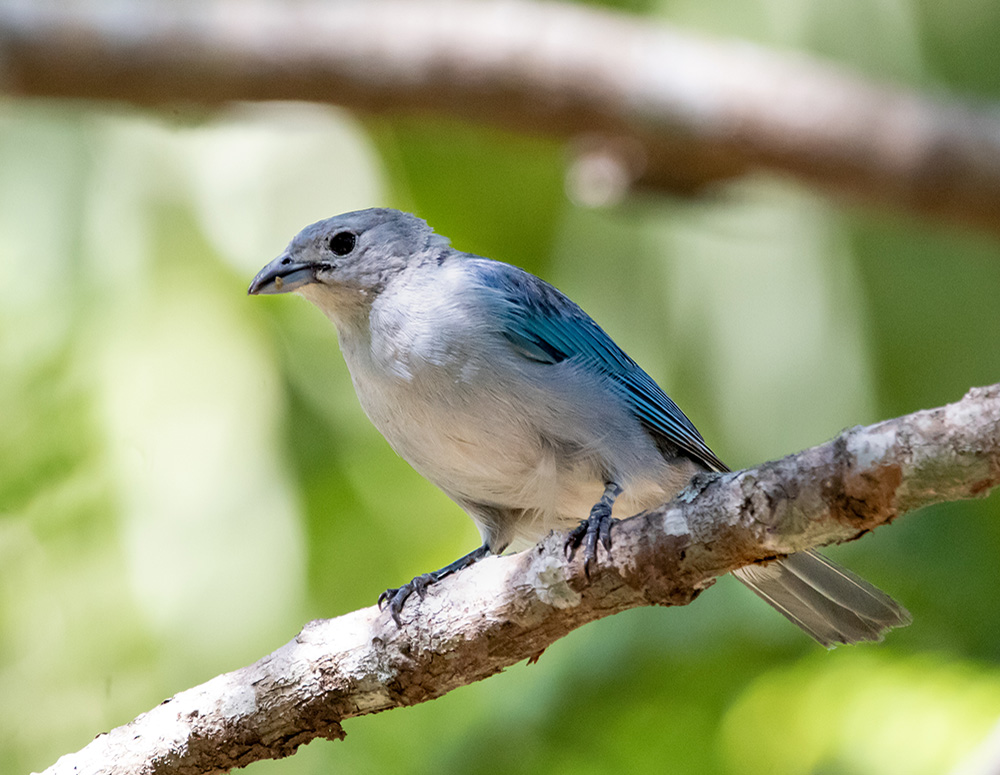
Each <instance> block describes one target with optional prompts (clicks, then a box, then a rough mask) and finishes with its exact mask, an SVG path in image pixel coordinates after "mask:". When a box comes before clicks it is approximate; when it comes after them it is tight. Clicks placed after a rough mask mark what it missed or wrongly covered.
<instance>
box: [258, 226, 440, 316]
mask: <svg viewBox="0 0 1000 775" xmlns="http://www.w3.org/2000/svg"><path fill="white" fill-rule="evenodd" d="M447 244H448V241H447V240H446V239H444V238H443V237H439V236H438V235H436V234H435V233H434V231H433V230H432V229H431V228H430V227H429V226H428V225H427V224H426V223H425V222H424V221H422V220H421V219H419V218H417V217H416V216H414V215H410V214H409V213H403V212H400V211H399V210H388V209H382V208H373V209H370V210H357V211H355V212H351V213H344V214H343V215H336V216H334V217H333V218H327V219H326V220H325V221H318V222H316V223H314V224H311V225H310V226H306V227H305V228H304V229H303V230H302V231H300V232H299V233H298V234H297V235H296V236H295V238H294V239H292V241H291V242H290V243H288V247H287V248H285V251H284V252H283V253H282V254H281V255H280V256H278V257H277V258H276V259H274V260H273V261H272V262H271V263H269V264H268V265H267V266H265V267H264V268H263V269H261V270H260V271H259V272H258V273H257V276H256V277H255V278H254V279H253V282H252V283H250V288H249V289H248V290H247V293H249V294H251V295H257V294H270V293H289V292H292V291H295V292H298V293H299V294H301V295H302V296H305V297H306V298H307V299H309V300H310V301H312V302H313V303H314V304H316V305H317V306H318V307H320V309H322V310H323V311H324V312H326V313H327V315H329V316H330V317H331V318H334V320H336V319H337V318H342V317H343V316H344V315H346V314H350V311H351V310H352V309H354V308H358V307H364V306H367V305H370V304H371V302H372V301H373V300H374V298H375V297H376V296H377V295H378V294H379V293H380V292H381V291H382V290H383V289H384V288H385V286H386V285H387V283H388V282H389V281H390V280H391V279H392V278H393V277H394V276H396V275H398V274H400V273H401V272H403V271H404V270H405V269H406V268H407V267H408V266H411V265H413V264H414V263H417V262H422V261H425V260H428V259H430V258H433V257H434V256H436V255H439V254H440V252H441V251H442V250H444V249H445V248H446V247H447Z"/></svg>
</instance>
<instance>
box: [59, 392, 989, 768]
mask: <svg viewBox="0 0 1000 775" xmlns="http://www.w3.org/2000/svg"><path fill="white" fill-rule="evenodd" d="M696 481H697V480H696ZM998 484H1000V385H993V386H991V387H988V388H981V389H974V390H972V391H970V392H969V394H968V395H967V396H966V397H965V398H964V399H963V400H962V401H959V402H958V403H955V404H952V405H949V406H945V407H941V408H938V409H932V410H927V411H922V412H917V413H915V414H911V415H908V416H905V417H900V418H897V419H894V420H888V421H886V422H882V423H879V424H877V425H873V426H870V427H868V428H860V427H858V428H853V429H849V430H847V431H844V432H843V433H842V434H841V435H840V436H838V437H837V438H836V439H834V440H832V441H830V442H828V443H826V444H824V445H821V446H819V447H814V448H812V449H809V450H806V451H804V452H801V453H799V454H797V455H793V456H790V457H787V458H784V459H783V460H779V461H776V462H772V463H767V464H764V465H762V466H760V467H758V468H754V469H748V470H745V471H739V472H734V473H731V474H723V475H720V476H711V477H709V478H706V479H703V480H701V481H699V482H698V483H697V484H696V485H694V486H692V487H691V488H689V490H688V491H687V493H686V494H682V495H681V496H680V497H679V498H678V499H676V500H675V501H672V502H671V503H669V504H666V505H664V506H662V507H661V508H659V509H657V510H655V511H652V512H649V513H646V514H642V515H639V516H637V517H634V518H631V519H628V520H624V521H622V522H620V523H619V524H618V525H617V526H616V528H615V533H614V540H615V547H614V552H613V553H612V554H611V556H610V557H607V558H605V559H604V560H603V561H602V563H601V566H600V568H599V570H598V571H597V572H596V573H595V574H593V577H592V579H591V580H590V581H589V582H588V580H587V579H586V578H585V576H584V573H583V569H582V563H579V562H573V561H569V560H567V559H566V558H565V556H564V551H563V544H564V537H563V536H560V535H550V536H549V537H548V538H547V539H546V540H545V541H543V542H542V543H541V544H540V545H539V546H538V547H536V548H535V549H532V550H529V551H525V552H521V553H519V554H516V555H512V556H507V557H499V558H490V559H487V560H485V561H483V562H481V563H479V564H477V565H475V566H473V567H471V568H468V569H466V570H465V571H462V572H461V573H459V574H456V575H455V576H452V577H449V578H448V579H446V580H445V581H443V582H442V583H441V584H439V585H437V586H435V587H434V588H433V589H432V590H430V591H429V592H428V594H427V596H426V597H425V598H424V599H422V600H420V601H416V600H414V601H413V602H411V603H410V604H409V605H408V606H407V607H406V608H405V609H404V611H403V618H404V621H405V625H404V626H403V627H402V628H397V627H396V626H395V625H394V624H393V623H392V620H391V619H390V618H389V616H388V614H385V613H381V612H379V611H378V609H377V608H375V607H374V606H373V607H370V608H365V609H362V610H359V611H355V612H353V613H351V614H347V615H345V616H341V617H339V618H336V619H328V620H324V621H314V622H312V623H310V624H308V625H306V627H305V628H304V629H303V630H302V632H301V633H299V635H298V637H296V638H295V640H293V641H291V642H290V643H288V644H286V645H285V646H284V647H282V648H280V649H278V650H277V651H275V652H274V653H272V654H270V655H269V656H267V657H264V658H263V659H261V660H260V661H258V662H257V663H255V664H253V665H250V666H248V667H245V668H242V669H240V670H236V671H234V672H232V673H228V674H226V675H222V676H219V677H217V678H215V679H213V680H212V681H209V682H208V683H205V684H203V685H201V686H198V687H195V688H194V689H191V690H189V691H186V692H181V693H180V694H178V695H176V696H174V697H173V698H171V699H170V700H167V701H166V702H164V703H161V704H160V705H159V706H157V707H156V708H153V709H152V710H151V711H149V712H148V713H145V714H143V715H141V716H139V717H138V718H137V719H135V721H133V722H132V723H130V724H128V725H125V726H123V727H119V728H117V729H114V730H112V731H111V732H110V733H108V734H103V735H99V736H98V737H97V738H96V739H95V740H94V741H93V742H92V743H91V744H90V745H88V746H87V747H85V748H84V749H82V750H81V751H79V752H78V753H76V754H71V755H67V756H64V757H62V758H61V759H60V760H59V761H58V762H57V763H56V764H55V765H53V766H52V767H50V768H49V769H48V770H46V772H47V773H51V775H58V774H60V773H73V775H85V774H86V773H98V772H100V773H103V774H104V775H114V774H115V773H123V774H124V773H129V774H130V775H134V773H144V772H154V771H155V772H157V773H161V775H164V774H165V773H185V774H186V775H193V774H194V773H209V772H217V771H220V770H228V769H231V768H233V767H242V766H245V765H247V764H249V763H251V762H253V761H258V760H261V759H268V758H280V757H283V756H288V755H290V754H292V753H294V752H295V750H296V749H297V748H298V747H299V746H300V745H302V744H304V743H307V742H309V741H310V740H312V739H315V738H317V737H324V738H327V739H331V740H334V739H342V738H343V736H344V732H343V729H342V727H341V722H342V721H343V720H344V719H346V718H350V717H354V716H360V715H366V714H369V713H376V712H379V711H382V710H388V709H390V708H396V707H402V706H407V705H413V704H416V703H420V702H424V701H427V700H431V699H434V698H436V697H440V696H441V695H443V694H445V693H447V692H449V691H451V690H452V689H455V688H457V687H459V686H463V685H466V684H470V683H472V682H474V681H479V680H482V679H483V678H488V677H489V676H491V675H494V674H496V673H498V672H500V671H501V670H503V669H504V668H506V667H509V666H510V665H513V664H515V663H517V662H520V661H521V660H523V659H537V658H538V656H539V655H540V654H541V653H542V652H543V651H544V650H545V649H546V648H547V647H548V646H550V645H551V644H552V643H553V642H555V641H556V640H557V639H559V638H561V637H563V636H564V635H566V634H568V633H569V632H571V631H572V630H574V629H576V628H577V627H580V626H582V625H583V624H587V623H588V622H592V621H595V620H597V619H600V618H603V617H605V616H610V615H612V614H615V613H619V612H621V611H624V610H627V609H630V608H634V607H637V606H642V605H683V604H686V603H689V602H691V601H692V600H694V599H695V598H696V597H697V596H698V594H699V593H700V592H701V591H702V590H703V589H705V588H706V587H708V586H710V585H711V584H712V583H713V582H714V580H715V578H717V577H718V576H721V575H723V574H725V573H728V572H730V571H732V570H735V569H736V568H738V567H741V566H743V565H747V564H749V563H751V562H755V561H760V560H766V559H769V558H773V557H774V556H775V555H784V554H788V553H791V552H795V551H798V550H801V549H806V548H809V547H812V546H818V545H821V544H827V543H832V542H841V541H847V540H852V539H854V538H858V537H860V536H862V535H864V534H865V533H867V532H869V531H871V530H872V529H874V528H875V527H878V526H879V525H882V524H886V523H888V522H891V521H892V520H893V519H894V518H895V517H897V516H900V515H902V514H904V513H907V512H909V511H912V510H914V509H917V508H920V507H922V506H926V505H929V504H932V503H940V502H943V501H949V500H956V499H961V498H970V497H981V496H984V495H986V494H987V493H988V492H989V491H990V490H991V489H992V488H994V487H996V486H997V485H998ZM723 515H724V516H723ZM154 763H155V764H154Z"/></svg>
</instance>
